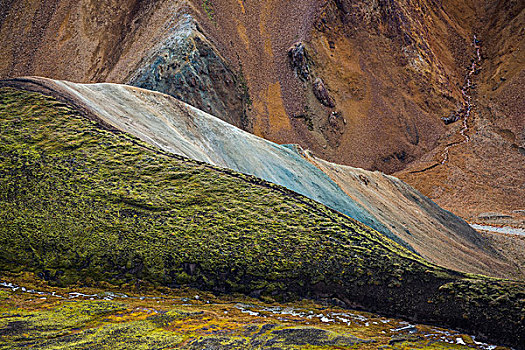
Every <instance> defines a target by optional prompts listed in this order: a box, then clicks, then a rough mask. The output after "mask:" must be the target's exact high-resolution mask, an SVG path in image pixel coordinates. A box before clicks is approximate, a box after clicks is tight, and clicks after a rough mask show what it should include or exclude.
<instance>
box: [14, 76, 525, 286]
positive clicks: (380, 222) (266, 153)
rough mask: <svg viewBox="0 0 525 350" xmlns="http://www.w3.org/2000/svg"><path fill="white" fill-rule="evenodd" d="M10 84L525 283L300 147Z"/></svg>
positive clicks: (421, 215)
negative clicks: (40, 93) (52, 98)
mask: <svg viewBox="0 0 525 350" xmlns="http://www.w3.org/2000/svg"><path fill="white" fill-rule="evenodd" d="M5 84H12V85H13V86H22V87H24V88H34V89H37V90H43V91H48V92H49V93H52V94H54V95H56V96H57V97H59V98H60V99H62V100H65V101H71V102H72V103H74V104H75V105H77V106H78V107H79V108H82V110H84V111H85V112H86V113H88V114H90V115H91V116H92V117H93V118H98V119H100V120H103V121H104V122H105V123H106V124H107V125H110V126H111V127H112V128H116V129H118V130H122V131H125V132H128V133H131V134H133V135H135V136H137V137H138V138H140V139H141V140H143V141H145V142H147V143H149V144H151V145H155V146H157V147H159V148H160V149H163V150H165V151H168V152H170V153H175V154H179V155H183V156H186V157H189V158H192V159H196V160H199V161H203V162H207V163H210V164H213V165H217V166H220V167H224V168H229V169H233V170H235V171H238V172H241V173H245V174H251V175H255V176H257V177H259V178H262V179H264V180H267V181H270V182H273V183H275V184H279V185H282V186H284V187H286V188H288V189H291V190H293V191H295V192H298V193H300V194H302V195H305V196H307V197H309V198H311V199H314V200H316V201H318V202H320V203H322V204H324V205H327V206H328V207H330V208H332V209H335V210H337V211H339V212H341V213H343V214H346V215H348V216H350V217H352V218H354V219H356V220H358V221H360V222H362V223H364V224H366V225H368V226H370V227H372V228H374V229H376V230H378V231H379V232H381V233H383V234H384V235H386V236H387V237H390V238H392V239H394V240H396V241H397V242H399V243H401V244H404V245H405V246H406V247H410V248H411V249H413V250H414V251H415V252H417V253H418V254H420V255H421V256H423V257H424V258H426V259H428V260H430V261H432V262H434V263H438V264H440V265H442V266H446V267H449V268H453V269H456V270H461V271H465V272H473V273H483V274H487V275H493V276H497V277H513V278H516V277H521V276H520V274H519V271H517V269H516V268H515V267H514V266H512V265H511V264H510V263H508V262H507V261H505V260H503V258H501V257H500V256H498V255H497V254H496V253H494V252H493V251H492V249H491V247H490V244H489V243H488V242H486V241H484V240H482V239H481V237H480V235H479V234H478V233H476V232H475V231H474V230H473V229H472V228H470V226H468V225H467V223H465V222H464V221H463V220H461V219H460V218H458V217H456V216H454V215H453V214H451V213H450V212H448V211H445V210H442V209H441V208H440V207H438V206H437V205H435V204H434V203H433V202H431V201H429V200H428V199H427V198H426V197H424V196H422V195H421V194H420V193H419V192H417V191H415V190H414V189H413V188H412V187H410V186H408V185H406V184H404V183H402V182H400V181H399V180H397V179H395V178H392V177H386V176H383V175H382V174H381V173H373V172H367V171H363V170H360V169H357V168H351V167H342V166H339V165H336V164H333V163H327V162H324V161H322V160H320V159H318V158H314V157H312V156H307V154H306V153H305V152H303V151H302V150H301V149H300V148H299V147H296V146H290V145H287V146H282V145H277V144H275V143H272V142H269V141H267V140H264V139H261V138H259V137H256V136H254V135H252V134H250V133H247V132H244V131H242V130H240V129H238V128H236V127H234V126H232V125H230V124H228V123H225V122H223V121H222V120H219V119H218V118H215V117H213V116H211V115H209V114H207V113H204V112H202V111H200V110H198V109H196V108H193V107H191V106H189V105H187V104H185V103H182V102H180V101H178V100H176V99H174V98H171V97H169V96H166V95H163V94H159V93H156V92H152V91H147V90H143V89H137V88H134V87H129V86H125V85H116V84H89V85H85V84H75V83H70V82H65V81H54V80H49V79H43V78H30V79H17V80H11V81H7V82H5ZM378 181H379V182H380V183H381V184H382V185H381V186H378Z"/></svg>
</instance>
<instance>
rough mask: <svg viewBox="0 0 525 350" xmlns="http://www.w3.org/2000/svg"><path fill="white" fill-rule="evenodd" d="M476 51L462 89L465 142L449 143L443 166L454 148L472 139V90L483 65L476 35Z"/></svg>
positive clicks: (474, 42) (442, 162)
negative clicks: (470, 134) (470, 120)
mask: <svg viewBox="0 0 525 350" xmlns="http://www.w3.org/2000/svg"><path fill="white" fill-rule="evenodd" d="M473 44H474V49H475V51H476V58H474V59H473V60H472V64H471V65H470V69H469V71H468V72H467V75H466V78H465V85H463V87H462V88H461V94H462V95H463V99H464V100H465V105H464V108H463V109H464V111H465V112H464V115H463V124H462V126H461V129H460V131H459V133H460V135H461V136H462V137H463V140H461V141H457V142H452V143H449V144H448V145H447V146H446V147H445V150H444V151H443V153H442V154H441V156H442V160H441V164H445V163H446V162H448V160H449V157H450V149H451V148H452V147H456V146H458V145H461V144H463V143H467V142H469V141H470V137H469V136H468V135H467V131H468V130H469V118H470V116H471V113H472V95H471V90H472V88H474V84H473V83H472V76H473V75H474V74H477V72H479V69H480V68H479V67H480V65H481V47H480V41H479V40H478V38H477V36H476V35H474V40H473Z"/></svg>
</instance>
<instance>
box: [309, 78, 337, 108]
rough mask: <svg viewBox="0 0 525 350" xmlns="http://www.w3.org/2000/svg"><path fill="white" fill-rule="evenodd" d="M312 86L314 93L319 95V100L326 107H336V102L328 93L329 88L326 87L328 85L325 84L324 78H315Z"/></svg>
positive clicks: (316, 95)
mask: <svg viewBox="0 0 525 350" xmlns="http://www.w3.org/2000/svg"><path fill="white" fill-rule="evenodd" d="M312 88H313V90H314V95H315V97H317V99H318V100H319V102H321V103H322V104H323V105H325V106H326V107H330V108H333V107H335V102H334V100H333V99H332V98H331V97H330V94H329V93H328V89H327V88H326V86H325V84H324V82H323V80H322V79H321V78H317V79H315V81H314V84H313V87H312Z"/></svg>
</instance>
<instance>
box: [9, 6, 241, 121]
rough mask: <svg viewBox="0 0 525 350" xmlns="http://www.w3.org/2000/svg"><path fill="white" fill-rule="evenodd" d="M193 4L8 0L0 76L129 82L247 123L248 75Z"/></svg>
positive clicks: (226, 117)
mask: <svg viewBox="0 0 525 350" xmlns="http://www.w3.org/2000/svg"><path fill="white" fill-rule="evenodd" d="M192 12H193V10H192V6H191V5H190V4H189V3H188V2H186V1H183V0H178V1H167V0H155V1H136V0H128V1H93V0H82V1H74V2H71V1H60V0H54V1H51V2H49V1H41V0H32V1H26V2H10V3H8V4H6V5H5V6H2V13H0V48H1V50H0V77H16V76H23V75H42V76H47V77H54V78H58V79H67V80H71V81H80V82H118V83H131V84H134V85H137V86H141V87H145V88H149V89H153V90H159V91H162V92H166V93H169V94H172V95H173V96H175V97H177V98H179V99H182V100H184V101H186V102H188V103H190V104H192V105H194V106H195V107H198V108H201V109H203V110H204V111H207V112H210V113H213V114H214V115H216V116H218V117H223V118H225V119H226V120H227V121H228V122H230V123H234V124H235V125H239V126H242V125H244V124H246V121H245V118H244V107H243V105H244V103H245V100H246V98H247V97H246V96H245V94H246V92H245V89H244V88H243V85H242V84H243V81H242V79H241V78H242V77H241V76H239V72H233V71H232V70H231V69H230V68H229V66H228V64H227V63H226V62H225V61H224V59H223V58H222V57H221V56H220V54H219V53H218V52H217V50H216V49H215V48H214V46H213V44H212V43H210V42H209V41H208V40H207V39H206V35H204V34H203V33H202V32H201V30H200V28H198V27H197V23H196V22H195V21H194V19H193V17H192V16H191V15H190V14H191V13H192ZM66 57H67V59H65V58H66Z"/></svg>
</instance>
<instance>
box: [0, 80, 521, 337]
mask: <svg viewBox="0 0 525 350" xmlns="http://www.w3.org/2000/svg"><path fill="white" fill-rule="evenodd" d="M0 96H1V97H0V130H1V132H0V138H1V142H0V175H1V176H0V196H1V197H0V245H1V246H2V247H3V249H2V251H1V254H0V269H1V270H8V271H23V270H29V271H34V272H36V273H38V274H40V276H42V277H43V278H45V279H47V280H50V281H52V283H55V284H62V285H63V284H71V283H78V282H80V283H82V281H88V280H89V281H91V283H93V281H108V282H110V283H113V284H126V283H136V282H137V281H139V280H143V281H147V282H150V283H154V284H157V285H166V286H179V285H190V286H193V287H197V288H201V289H206V290H212V291H219V292H242V293H246V294H251V295H254V296H259V295H260V296H265V295H270V296H273V297H275V298H280V299H293V298H298V297H310V298H337V299H339V300H341V301H342V302H344V303H345V304H346V305H348V306H351V305H354V306H362V307H364V308H366V309H369V310H376V311H380V312H383V313H387V314H395V315H400V316H405V317H408V318H411V319H416V320H420V321H427V322H433V323H439V324H443V325H447V326H450V327H457V328H463V329H467V330H468V331H469V332H471V333H474V334H478V335H485V336H487V337H489V338H490V339H492V340H494V341H499V342H504V343H508V344H513V345H519V344H522V342H523V334H525V327H524V324H523V323H524V320H523V308H524V307H525V304H524V303H525V288H524V285H523V284H522V283H518V282H510V281H503V280H494V279H487V278H484V277H475V276H466V275H463V274H461V273H456V272H453V271H450V270H445V269H443V268H439V267H437V266H434V265H431V264H429V263H427V262H425V261H424V260H422V259H420V258H418V257H417V256H415V255H413V254H411V253H410V252H409V251H407V250H405V249H403V248H402V247H400V246H399V245H397V244H395V243H393V242H392V241H390V240H387V239H385V238H384V236H382V235H380V234H378V233H377V232H375V231H373V230H370V229H368V228H366V227H365V226H363V225H361V224H359V223H357V222H355V221H353V220H351V219H349V218H348V217H346V216H343V215H341V214H339V213H337V212H334V211H332V210H330V209H328V208H326V207H325V206H323V205H320V204H318V203H316V202H314V201H311V200H309V199H307V198H305V197H303V196H301V195H298V194H295V193H293V192H291V191H288V190H286V189H284V188H282V187H280V186H276V185H272V184H270V183H267V182H265V181H262V180H259V179H256V178H253V177H249V176H246V175H242V174H239V173H235V172H231V171H228V170H224V169H218V168H214V167H211V166H209V165H204V164H202V163H197V162H195V161H192V160H189V159H186V158H182V157H178V156H174V155H171V154H168V153H164V152H162V151H160V150H157V149H155V148H150V146H148V145H146V144H143V143H141V141H139V140H137V139H135V138H132V137H130V136H128V135H127V134H123V133H113V132H111V131H108V130H105V129H102V128H101V127H100V125H99V124H97V123H95V122H93V121H89V120H88V119H86V118H85V117H83V116H81V115H79V113H78V112H77V111H75V110H73V109H72V108H71V107H68V106H67V105H64V104H63V103H60V102H57V101H56V100H54V99H52V98H48V97H44V96H43V95H40V94H35V93H28V92H21V91H17V90H13V89H10V88H3V89H2V90H1V93H0Z"/></svg>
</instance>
